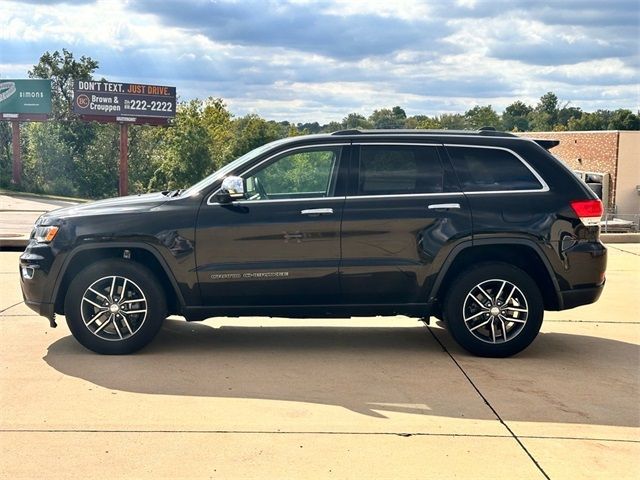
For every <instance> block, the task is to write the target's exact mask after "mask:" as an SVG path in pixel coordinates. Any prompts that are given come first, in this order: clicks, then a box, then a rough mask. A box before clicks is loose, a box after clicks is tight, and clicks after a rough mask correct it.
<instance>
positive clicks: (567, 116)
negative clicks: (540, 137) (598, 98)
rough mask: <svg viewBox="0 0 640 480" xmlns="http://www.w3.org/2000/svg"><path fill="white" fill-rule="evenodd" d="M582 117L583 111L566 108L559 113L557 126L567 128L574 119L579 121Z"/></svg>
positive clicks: (577, 108) (576, 108)
mask: <svg viewBox="0 0 640 480" xmlns="http://www.w3.org/2000/svg"><path fill="white" fill-rule="evenodd" d="M580 117H582V109H580V108H579V107H569V106H564V107H563V108H561V109H560V110H559V111H558V119H557V124H556V125H564V126H567V125H568V124H569V120H571V119H572V118H574V119H579V118H580Z"/></svg>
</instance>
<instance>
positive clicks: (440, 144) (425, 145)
mask: <svg viewBox="0 0 640 480" xmlns="http://www.w3.org/2000/svg"><path fill="white" fill-rule="evenodd" d="M352 145H354V146H358V147H360V146H367V145H407V146H410V147H442V146H443V143H442V142H440V143H416V142H353V143H352Z"/></svg>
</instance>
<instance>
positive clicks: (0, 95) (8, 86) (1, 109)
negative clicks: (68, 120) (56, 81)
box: [0, 78, 51, 115]
mask: <svg viewBox="0 0 640 480" xmlns="http://www.w3.org/2000/svg"><path fill="white" fill-rule="evenodd" d="M0 113H27V114H30V113H37V114H45V115H47V114H50V113H51V80H41V79H37V80H36V79H33V80H13V79H8V78H0Z"/></svg>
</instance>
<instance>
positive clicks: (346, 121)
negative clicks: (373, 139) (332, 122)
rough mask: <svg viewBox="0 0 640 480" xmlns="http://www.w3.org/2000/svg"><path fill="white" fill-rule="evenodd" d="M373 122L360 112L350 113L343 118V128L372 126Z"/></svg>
mask: <svg viewBox="0 0 640 480" xmlns="http://www.w3.org/2000/svg"><path fill="white" fill-rule="evenodd" d="M372 127H373V124H372V123H371V122H369V121H368V120H367V119H366V118H365V117H364V115H360V114H359V113H350V114H349V115H347V116H346V117H344V118H343V119H342V128H344V129H352V128H362V129H367V128H372Z"/></svg>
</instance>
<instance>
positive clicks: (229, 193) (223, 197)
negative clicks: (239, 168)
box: [217, 175, 244, 203]
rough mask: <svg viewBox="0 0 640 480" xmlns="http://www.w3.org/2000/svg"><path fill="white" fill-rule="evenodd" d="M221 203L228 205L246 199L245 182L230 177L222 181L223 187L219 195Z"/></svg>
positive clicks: (239, 178)
mask: <svg viewBox="0 0 640 480" xmlns="http://www.w3.org/2000/svg"><path fill="white" fill-rule="evenodd" d="M217 198H218V201H219V202H220V203H228V202H231V201H233V200H239V199H241V198H244V181H243V180H242V178H241V177H236V176H233V175H230V176H228V177H225V179H224V180H222V186H221V187H220V191H219V192H218V195H217Z"/></svg>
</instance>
